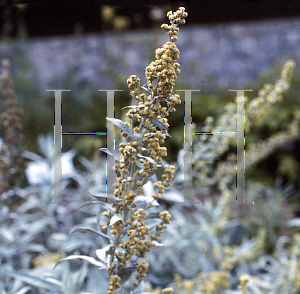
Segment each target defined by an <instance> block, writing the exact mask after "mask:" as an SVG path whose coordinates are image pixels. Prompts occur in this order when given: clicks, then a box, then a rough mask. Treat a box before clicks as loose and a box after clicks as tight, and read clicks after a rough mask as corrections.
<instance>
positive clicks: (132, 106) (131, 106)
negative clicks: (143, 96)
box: [121, 104, 146, 111]
mask: <svg viewBox="0 0 300 294" xmlns="http://www.w3.org/2000/svg"><path fill="white" fill-rule="evenodd" d="M142 107H146V105H145V104H141V105H129V106H125V107H123V108H122V109H121V111H122V110H123V109H125V108H142Z"/></svg>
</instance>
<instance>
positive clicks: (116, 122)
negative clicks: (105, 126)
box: [106, 117, 131, 136]
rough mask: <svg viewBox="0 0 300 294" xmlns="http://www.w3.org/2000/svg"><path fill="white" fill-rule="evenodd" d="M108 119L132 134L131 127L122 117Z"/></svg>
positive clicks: (129, 134)
mask: <svg viewBox="0 0 300 294" xmlns="http://www.w3.org/2000/svg"><path fill="white" fill-rule="evenodd" d="M106 119H107V120H108V121H110V122H112V123H113V124H114V125H115V126H116V127H118V128H119V129H120V130H122V131H123V132H125V133H126V134H127V135H128V136H131V131H130V129H129V127H128V126H127V125H126V124H125V123H124V122H123V121H122V120H120V119H117V118H110V117H107V118H106Z"/></svg>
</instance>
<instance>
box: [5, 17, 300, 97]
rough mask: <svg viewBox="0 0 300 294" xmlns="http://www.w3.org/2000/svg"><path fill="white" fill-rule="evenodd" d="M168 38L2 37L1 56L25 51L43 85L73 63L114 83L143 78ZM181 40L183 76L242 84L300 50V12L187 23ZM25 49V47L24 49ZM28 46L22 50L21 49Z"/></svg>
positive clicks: (159, 34)
mask: <svg viewBox="0 0 300 294" xmlns="http://www.w3.org/2000/svg"><path fill="white" fill-rule="evenodd" d="M166 40H167V35H166V34H165V32H163V31H161V30H160V29H157V30H156V31H155V30H154V31H151V32H150V31H131V32H106V33H102V34H98V35H85V36H70V37H55V38H44V39H43V38H39V39H32V40H29V41H26V42H25V43H24V42H23V43H22V42H21V43H20V42H12V43H4V42H2V43H0V58H1V59H2V58H6V57H10V58H11V59H12V63H13V64H14V63H17V61H18V60H19V59H18V58H19V57H18V55H19V54H20V52H23V53H24V52H25V53H26V54H27V58H28V60H29V64H30V67H31V70H33V71H34V72H35V76H36V79H37V81H36V82H37V85H38V87H39V88H40V89H41V90H43V91H44V90H45V89H50V88H53V87H54V88H59V87H64V85H63V84H60V85H58V87H55V84H53V81H54V79H56V80H60V81H63V80H64V76H66V74H67V73H68V71H70V70H71V68H72V67H73V69H74V66H76V67H77V70H78V72H77V73H76V76H75V79H77V80H78V81H80V80H83V79H88V80H90V81H91V82H92V83H93V85H94V86H95V88H96V89H111V88H112V87H114V83H115V82H116V80H118V81H119V83H121V85H122V83H124V88H125V87H126V78H127V77H128V76H129V75H131V74H137V75H138V76H139V77H140V78H141V79H142V81H144V69H145V67H146V66H147V65H148V64H149V62H150V61H151V60H152V58H153V57H154V50H155V48H157V47H160V46H162V45H163V44H164V42H165V41H166ZM177 46H178V48H179V50H180V51H181V55H180V64H181V68H182V73H181V74H180V75H179V76H178V81H180V82H183V83H185V84H186V86H188V87H190V88H191V89H204V88H206V86H207V83H208V82H207V81H208V80H207V79H206V77H207V76H210V77H213V78H214V79H215V83H217V84H218V85H219V86H222V87H225V88H226V87H241V86H242V85H243V84H245V83H246V82H248V83H249V82H251V81H252V80H255V79H256V78H257V77H258V75H259V74H260V73H262V72H264V71H266V70H268V69H269V68H271V67H272V66H273V65H275V64H277V63H284V62H285V61H286V60H288V59H289V58H298V57H299V55H300V50H299V49H300V18H291V19H281V20H266V21H257V22H249V23H246V22H245V23H228V24H212V25H195V26H188V25H186V26H182V27H181V30H180V32H179V41H178V42H177ZM20 50H21V51H20ZM22 50H23V51H22Z"/></svg>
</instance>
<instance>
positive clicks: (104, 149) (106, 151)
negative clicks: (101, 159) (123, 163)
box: [99, 148, 119, 162]
mask: <svg viewBox="0 0 300 294" xmlns="http://www.w3.org/2000/svg"><path fill="white" fill-rule="evenodd" d="M99 150H100V151H103V152H105V153H106V154H108V155H110V156H112V157H113V158H114V159H115V160H116V161H117V162H119V160H118V159H117V158H116V157H115V156H114V155H113V154H112V153H111V152H110V151H109V150H108V149H107V148H100V149H99Z"/></svg>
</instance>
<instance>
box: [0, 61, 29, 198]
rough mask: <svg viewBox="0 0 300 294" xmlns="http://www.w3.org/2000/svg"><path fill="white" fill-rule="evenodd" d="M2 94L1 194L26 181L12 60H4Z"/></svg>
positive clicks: (19, 110) (19, 113)
mask: <svg viewBox="0 0 300 294" xmlns="http://www.w3.org/2000/svg"><path fill="white" fill-rule="evenodd" d="M2 66H3V69H4V70H3V74H2V76H1V90H2V92H1V94H2V99H3V103H4V105H5V107H6V110H5V112H4V113H3V114H2V117H3V125H4V131H5V134H4V144H2V145H1V148H0V156H1V157H0V194H1V193H3V192H4V191H7V190H9V189H10V188H12V187H21V186H22V185H24V183H25V173H24V168H25V164H24V160H23V158H22V147H21V144H22V139H23V135H22V126H21V123H20V115H21V114H22V110H21V109H18V108H17V106H16V104H17V98H16V94H15V92H14V89H13V87H12V82H11V78H10V61H9V60H8V59H4V60H3V61H2Z"/></svg>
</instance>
